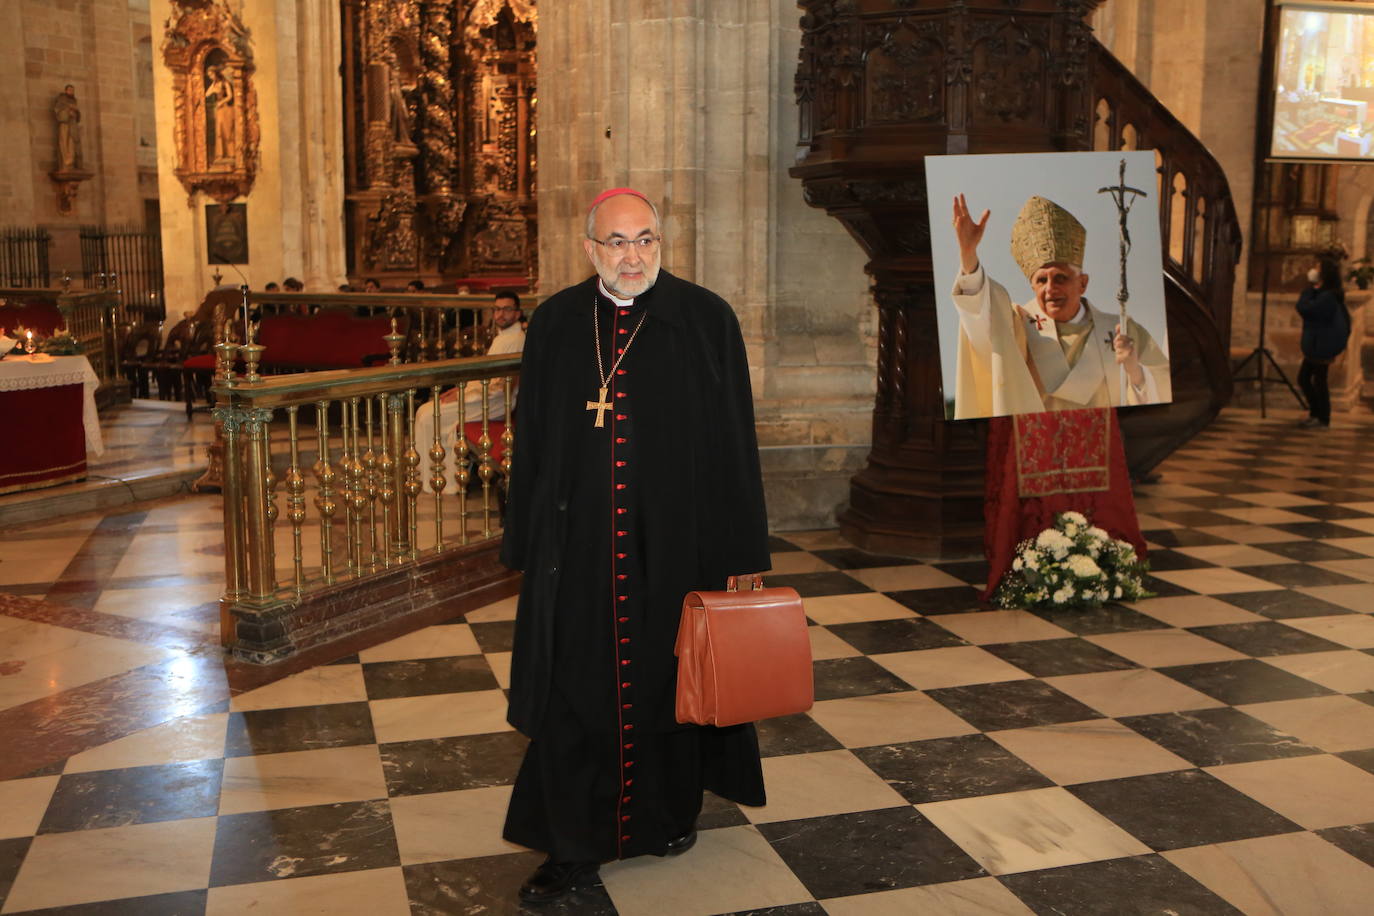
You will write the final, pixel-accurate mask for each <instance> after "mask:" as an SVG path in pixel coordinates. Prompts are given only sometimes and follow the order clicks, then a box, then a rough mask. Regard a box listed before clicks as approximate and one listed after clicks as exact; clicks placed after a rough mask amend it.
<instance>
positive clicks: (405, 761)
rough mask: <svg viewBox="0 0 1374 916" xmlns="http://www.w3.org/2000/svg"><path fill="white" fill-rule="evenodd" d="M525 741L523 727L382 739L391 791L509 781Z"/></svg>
mask: <svg viewBox="0 0 1374 916" xmlns="http://www.w3.org/2000/svg"><path fill="white" fill-rule="evenodd" d="M526 744H528V741H527V740H526V738H525V736H524V735H521V734H520V733H519V732H494V733H492V734H486V735H459V736H457V737H452V738H427V739H423V740H420V741H398V742H395V743H393V744H383V745H382V746H381V755H382V773H383V774H384V775H385V777H386V786H387V792H388V793H389V794H390V795H392V796H397V795H424V794H427V793H429V792H453V791H456V790H459V789H481V788H485V787H487V786H507V785H511V784H512V783H514V782H515V774H516V771H517V770H519V768H520V760H521V759H522V758H523V757H524V756H525V746H526Z"/></svg>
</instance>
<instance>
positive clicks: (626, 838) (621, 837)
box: [620, 833, 630, 843]
mask: <svg viewBox="0 0 1374 916" xmlns="http://www.w3.org/2000/svg"><path fill="white" fill-rule="evenodd" d="M629 838H630V835H629V834H628V833H622V834H621V835H620V841H621V842H622V843H623V842H625V841H626V840H628V839H629Z"/></svg>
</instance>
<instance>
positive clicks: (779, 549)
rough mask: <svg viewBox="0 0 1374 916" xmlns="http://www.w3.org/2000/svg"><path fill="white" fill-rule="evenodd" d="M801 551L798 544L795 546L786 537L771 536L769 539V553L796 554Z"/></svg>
mask: <svg viewBox="0 0 1374 916" xmlns="http://www.w3.org/2000/svg"><path fill="white" fill-rule="evenodd" d="M799 550H801V548H800V547H798V546H797V545H796V544H793V543H792V542H791V541H789V540H787V538H785V537H779V536H778V535H770V536H769V538H768V552H769V553H796V552H797V551H799Z"/></svg>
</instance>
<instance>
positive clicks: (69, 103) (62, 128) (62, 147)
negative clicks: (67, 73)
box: [52, 85, 81, 172]
mask: <svg viewBox="0 0 1374 916" xmlns="http://www.w3.org/2000/svg"><path fill="white" fill-rule="evenodd" d="M52 114H53V117H54V118H55V119H57V170H58V171H59V172H72V171H76V170H77V169H79V168H81V109H79V108H77V107H76V87H75V86H70V85H69V86H67V87H66V88H65V89H63V90H62V92H60V93H59V94H58V96H57V99H56V100H55V101H54V102H53V105H52Z"/></svg>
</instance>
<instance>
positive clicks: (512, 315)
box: [415, 290, 525, 493]
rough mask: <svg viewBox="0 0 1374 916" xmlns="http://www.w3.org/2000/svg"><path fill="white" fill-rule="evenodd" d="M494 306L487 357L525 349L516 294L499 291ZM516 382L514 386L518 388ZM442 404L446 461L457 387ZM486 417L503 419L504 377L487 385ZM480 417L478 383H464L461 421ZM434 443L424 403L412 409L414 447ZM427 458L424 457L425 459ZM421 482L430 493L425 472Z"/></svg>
mask: <svg viewBox="0 0 1374 916" xmlns="http://www.w3.org/2000/svg"><path fill="white" fill-rule="evenodd" d="M495 302H496V307H495V309H494V310H493V312H492V319H491V320H492V324H493V325H495V326H496V337H494V338H493V339H492V342H491V345H490V346H489V347H487V356H502V355H509V354H511V353H519V352H521V351H523V350H524V349H525V329H524V327H523V326H522V325H521V324H520V321H521V319H522V318H523V317H524V313H523V312H522V311H521V309H520V297H519V296H517V295H516V294H515V293H514V292H511V291H510V290H499V291H498V292H497V293H496V297H495ZM518 387H519V385H516V388H518ZM517 393H518V392H517V391H516V390H514V389H512V391H511V395H510V405H511V409H512V410H514V409H515V398H516V395H517ZM439 401H440V402H441V404H442V408H441V410H440V416H441V417H442V419H443V422H444V426H445V427H446V432H445V433H444V435H443V437H442V444H443V446H444V454H445V456H447V458H446V460H448V461H449V462H450V464H449V467H450V468H452V466H453V465H452V464H451V462H452V459H453V455H454V446H455V445H457V443H458V389H457V388H450V389H449V390H448V391H446V392H444V393H443V394H442V395H440V397H439ZM487 417H488V418H489V419H491V420H504V419H505V418H506V383H505V380H504V379H499V378H496V379H492V380H491V384H490V385H488V386H487ZM481 419H482V383H481V382H468V385H467V388H466V390H465V393H464V396H463V420H464V421H465V422H468V423H470V422H472V421H473V420H481ZM433 442H434V404H433V402H426V403H424V404H421V405H420V407H419V409H418V410H416V411H415V450H416V451H417V452H419V453H420V454H421V455H424V454H426V453H427V452H428V450H429V447H430V445H432V444H433ZM426 461H427V459H426ZM420 478H421V483H422V485H423V486H424V489H425V492H426V493H429V492H432V491H431V490H430V486H429V477H428V476H427V475H425V474H421V475H420Z"/></svg>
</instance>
